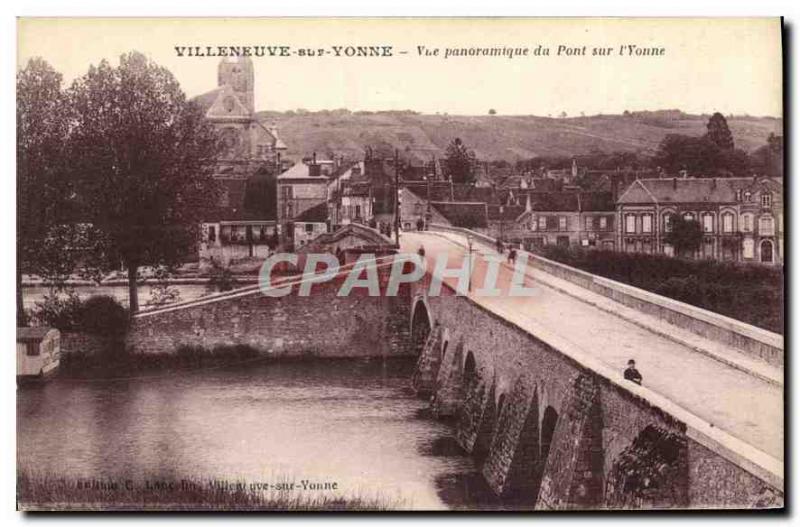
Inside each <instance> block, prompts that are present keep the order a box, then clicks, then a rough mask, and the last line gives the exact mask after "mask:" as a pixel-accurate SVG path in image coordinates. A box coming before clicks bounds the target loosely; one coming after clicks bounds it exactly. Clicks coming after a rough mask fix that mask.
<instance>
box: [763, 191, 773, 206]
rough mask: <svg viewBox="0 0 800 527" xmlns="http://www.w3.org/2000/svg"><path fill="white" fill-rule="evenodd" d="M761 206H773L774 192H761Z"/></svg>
mask: <svg viewBox="0 0 800 527" xmlns="http://www.w3.org/2000/svg"><path fill="white" fill-rule="evenodd" d="M761 206H762V207H771V206H772V194H766V193H765V194H761Z"/></svg>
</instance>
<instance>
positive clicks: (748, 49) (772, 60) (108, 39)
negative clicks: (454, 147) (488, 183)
mask: <svg viewBox="0 0 800 527" xmlns="http://www.w3.org/2000/svg"><path fill="white" fill-rule="evenodd" d="M247 45H250V46H273V47H277V46H288V47H289V49H290V53H292V55H291V56H289V57H278V56H274V57H254V59H253V60H254V66H255V77H256V83H255V106H256V110H258V111H264V110H275V111H286V110H291V109H297V108H305V109H308V110H312V111H314V110H321V109H336V108H348V109H350V110H353V111H357V110H369V111H376V110H404V109H410V110H415V111H418V112H421V113H437V112H440V113H445V112H446V113H450V114H461V115H485V114H486V113H487V112H488V110H489V109H490V108H491V109H495V110H496V111H497V113H499V114H503V115H558V114H560V113H561V112H566V113H567V114H568V115H570V116H572V115H579V114H581V113H584V114H586V115H594V114H598V113H604V114H613V113H622V112H623V111H625V110H629V111H637V110H658V109H681V110H683V111H686V112H689V113H711V112H714V111H720V112H722V113H724V114H726V115H727V114H736V115H741V114H748V115H755V116H762V115H766V116H774V117H781V116H782V113H783V109H782V84H783V83H782V71H781V32H780V21H779V19H777V18H771V19H768V18H761V19H735V18H725V19H712V18H705V19H621V18H617V19H601V18H589V19H580V18H572V19H553V18H551V19H533V18H528V19H509V18H485V19H464V18H454V19H432V18H427V19H408V18H405V19H404V18H397V19H360V18H340V19H336V18H332V19H300V18H284V19H242V18H239V19H214V18H184V19H171V18H152V19H103V18H62V19H48V18H27V19H20V21H19V22H18V48H17V58H18V67H21V66H22V65H24V64H25V62H27V60H28V59H29V58H30V57H34V56H40V57H42V58H44V59H45V60H47V61H48V62H49V63H50V64H52V65H53V66H54V67H55V68H56V69H57V70H58V71H60V72H61V73H62V74H63V75H64V78H65V81H66V83H70V82H71V81H72V80H73V79H75V78H76V77H78V76H80V75H82V74H84V73H85V72H86V71H87V70H88V68H89V66H90V65H91V64H97V63H98V62H99V61H101V60H102V59H104V58H105V59H108V60H109V61H111V62H113V63H116V62H117V60H118V57H119V55H120V54H122V53H125V52H127V51H131V50H138V51H140V52H143V53H145V54H146V55H147V56H149V57H150V58H151V59H152V60H154V61H155V62H157V63H159V64H161V65H163V66H166V67H167V68H169V69H170V70H171V71H172V72H173V74H174V75H175V77H176V78H177V79H178V81H179V82H180V84H181V86H182V88H183V89H184V91H185V92H186V93H187V95H189V96H195V95H199V94H201V93H204V92H206V91H209V90H211V89H214V88H215V87H216V82H217V79H216V70H217V63H218V62H219V60H220V59H219V58H218V57H186V56H184V57H179V56H178V53H177V52H176V49H175V47H176V46H179V47H182V46H201V47H203V48H205V47H206V46H247ZM631 45H632V46H636V48H637V49H654V50H661V49H663V52H660V54H658V55H649V56H638V55H635V54H634V55H630V54H629V53H627V50H629V49H630V48H628V47H627V46H631ZM346 46H391V49H392V56H391V57H346V56H342V57H336V56H335V49H336V48H340V47H341V48H342V53H343V52H344V49H343V48H344V47H346ZM420 46H424V47H425V48H426V49H428V50H434V49H437V48H438V49H439V54H438V55H429V56H421V55H420V53H419V49H420V48H419V47H420ZM561 46H563V47H562V48H561V49H562V53H561V54H559V53H558V51H559V48H560V47H561ZM502 47H506V48H515V49H518V48H522V49H528V53H529V55H528V56H516V57H513V58H509V57H505V56H490V57H487V56H477V57H476V56H472V57H469V56H468V57H464V56H456V57H453V56H451V57H448V58H445V57H444V56H443V54H444V53H445V52H446V50H448V49H451V50H453V49H465V48H502ZM540 47H541V48H540ZM584 47H585V48H584ZM621 47H622V49H624V50H626V53H625V54H623V55H620V50H621ZM537 48H539V49H549V51H550V54H549V55H548V56H544V55H533V51H534V50H535V49H537ZM595 48H597V49H598V50H599V49H601V48H611V50H612V55H610V56H600V55H598V56H592V52H593V50H594V49H595ZM302 49H313V50H317V49H324V50H326V51H328V54H326V55H324V56H323V57H300V56H298V55H297V54H296V53H298V52H299V51H300V50H302ZM566 49H570V50H584V49H585V51H584V52H583V53H585V54H582V53H581V52H580V51H577V52H576V51H573V52H572V53H570V54H567V53H565V51H564V50H566ZM402 52H405V53H402Z"/></svg>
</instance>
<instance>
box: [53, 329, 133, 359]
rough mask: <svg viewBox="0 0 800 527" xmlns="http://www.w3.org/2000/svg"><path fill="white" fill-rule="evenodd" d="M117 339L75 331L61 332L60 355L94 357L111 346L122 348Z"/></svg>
mask: <svg viewBox="0 0 800 527" xmlns="http://www.w3.org/2000/svg"><path fill="white" fill-rule="evenodd" d="M123 345H124V344H122V343H120V342H119V339H113V338H109V337H102V336H100V335H90V334H89V333H82V332H77V331H62V332H61V353H62V354H65V355H70V354H75V353H83V354H87V355H94V354H98V353H103V352H105V351H107V350H109V349H110V347H111V346H123Z"/></svg>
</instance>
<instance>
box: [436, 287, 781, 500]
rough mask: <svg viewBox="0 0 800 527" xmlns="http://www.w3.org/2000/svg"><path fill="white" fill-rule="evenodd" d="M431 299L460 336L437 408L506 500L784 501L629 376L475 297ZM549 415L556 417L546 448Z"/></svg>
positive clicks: (446, 327) (444, 370)
mask: <svg viewBox="0 0 800 527" xmlns="http://www.w3.org/2000/svg"><path fill="white" fill-rule="evenodd" d="M427 303H428V305H429V306H430V310H431V315H432V318H433V319H434V321H435V324H438V325H439V326H440V328H441V331H446V332H447V334H448V335H449V336H448V339H449V344H448V347H447V351H446V352H445V353H444V355H443V356H442V357H441V360H440V361H439V363H440V364H441V366H440V367H439V371H438V372H437V381H436V392H435V393H434V394H433V398H432V401H433V409H434V414H436V409H437V408H440V409H443V410H444V412H443V413H444V414H445V415H447V414H448V413H452V412H454V411H455V412H457V415H458V417H459V420H458V423H457V428H456V431H455V433H456V439H457V441H458V443H459V444H460V445H461V446H462V447H463V448H464V450H465V451H467V452H470V453H472V454H473V455H474V456H476V459H477V462H478V464H479V467H480V468H481V470H482V472H483V474H484V477H485V479H486V480H487V482H488V483H489V486H490V488H492V489H493V490H494V491H495V492H496V493H497V494H498V495H500V496H503V497H504V498H508V497H511V498H513V499H514V500H515V501H519V502H522V503H526V502H527V503H534V502H535V506H536V507H537V508H539V509H576V508H579V509H586V508H611V507H613V508H617V507H623V508H664V507H679V508H680V507H708V506H709V505H713V506H715V507H722V508H725V507H741V506H742V504H743V503H746V506H753V504H754V503H755V502H758V503H767V504H770V505H768V506H781V505H782V503H783V493H782V487H781V488H778V487H775V486H770V485H769V484H768V483H767V482H766V480H762V479H760V478H759V477H756V476H755V475H754V474H755V473H751V472H748V471H747V470H745V469H743V468H741V466H739V465H738V464H737V462H736V461H735V460H734V461H732V459H735V456H734V458H731V457H730V456H728V455H727V454H726V453H725V448H727V447H725V448H720V449H719V450H718V451H712V450H710V449H708V448H705V447H701V446H700V445H699V444H697V443H696V442H695V441H694V440H693V439H690V438H689V436H688V434H687V425H686V424H685V423H684V422H682V421H680V420H679V419H677V418H676V417H674V416H673V415H672V414H671V413H668V412H667V411H665V410H663V409H662V408H660V407H658V406H657V405H655V404H654V403H651V402H650V401H649V400H647V399H644V398H643V397H641V396H639V395H636V394H635V393H634V392H635V391H632V390H628V389H627V388H626V385H625V384H624V383H625V381H623V380H622V379H621V373H620V379H619V380H611V379H612V377H606V376H605V375H606V372H604V373H602V374H601V373H598V372H595V371H593V370H591V369H588V368H587V367H585V366H583V365H582V364H580V363H579V362H577V361H576V359H574V358H572V356H571V355H570V354H569V353H566V352H562V351H560V350H557V349H554V348H552V347H551V346H550V345H548V344H547V343H545V342H544V341H542V340H540V339H538V338H537V337H536V336H535V335H532V334H530V333H528V332H526V331H524V330H522V329H520V328H519V327H517V326H515V325H513V324H511V323H509V322H507V321H506V320H504V319H503V318H501V317H499V316H497V315H495V314H493V313H490V312H488V311H486V310H484V309H483V308H482V307H480V306H479V305H477V304H475V303H473V302H472V301H471V300H469V299H468V298H465V297H457V296H451V295H448V296H439V297H431V298H427ZM468 357H474V360H475V362H476V367H475V372H476V374H475V376H474V377H475V378H474V379H471V378H470V376H469V375H467V374H466V372H465V371H464V368H465V366H464V365H465V363H466V362H467V361H468ZM470 360H471V359H470ZM547 412H550V413H551V415H554V416H557V419H556V421H555V427H554V431H552V433H553V435H552V440H551V443H550V445H551V446H550V448H549V452H544V450H545V449H544V448H543V442H544V435H545V433H546V432H545V430H544V428H545V425H544V423H543V420H544V419H545V414H546V413H547ZM695 425H696V423H693V426H695ZM487 435H488V438H489V439H488V440H487V439H486V437H487ZM537 436H538V437H537ZM487 442H488V446H483V445H486V443H487ZM632 460H633V461H632ZM626 471H627V472H626ZM628 473H630V474H628ZM623 474H627V475H626V476H625V477H622V475H623ZM654 474H655V475H656V477H654ZM753 495H756V496H760V497H761V498H760V501H759V500H753V499H750V498H751V497H752V496H753ZM748 500H749V501H748ZM776 504H777V505H776Z"/></svg>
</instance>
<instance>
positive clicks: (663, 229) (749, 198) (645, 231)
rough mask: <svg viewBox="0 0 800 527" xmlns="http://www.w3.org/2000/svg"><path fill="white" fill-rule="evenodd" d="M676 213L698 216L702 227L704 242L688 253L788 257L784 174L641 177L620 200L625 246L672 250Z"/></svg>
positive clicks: (775, 260) (769, 260)
mask: <svg viewBox="0 0 800 527" xmlns="http://www.w3.org/2000/svg"><path fill="white" fill-rule="evenodd" d="M676 215H680V216H682V217H684V218H686V219H690V220H695V221H697V222H698V223H700V226H701V228H702V230H703V241H702V243H701V247H700V248H699V249H698V250H697V251H696V252H695V253H694V254H691V255H688V256H691V257H696V258H710V259H716V260H722V261H741V262H759V263H763V264H782V263H783V257H784V247H783V181H782V180H781V179H778V178H766V177H751V178H666V179H639V180H636V181H634V182H633V183H632V184H631V185H630V187H628V189H627V190H626V191H625V192H623V193H622V195H621V196H620V197H619V199H618V201H617V218H618V229H617V238H618V245H619V248H620V250H623V251H626V252H644V253H663V254H667V255H673V254H674V249H673V247H672V246H671V245H670V244H668V243H667V242H666V235H667V233H669V232H670V222H671V221H672V219H673V218H674V217H675V216H676Z"/></svg>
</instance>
